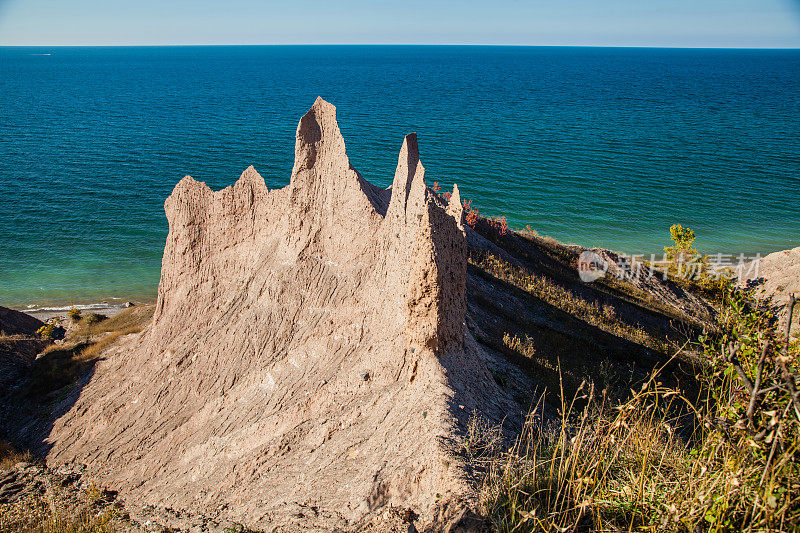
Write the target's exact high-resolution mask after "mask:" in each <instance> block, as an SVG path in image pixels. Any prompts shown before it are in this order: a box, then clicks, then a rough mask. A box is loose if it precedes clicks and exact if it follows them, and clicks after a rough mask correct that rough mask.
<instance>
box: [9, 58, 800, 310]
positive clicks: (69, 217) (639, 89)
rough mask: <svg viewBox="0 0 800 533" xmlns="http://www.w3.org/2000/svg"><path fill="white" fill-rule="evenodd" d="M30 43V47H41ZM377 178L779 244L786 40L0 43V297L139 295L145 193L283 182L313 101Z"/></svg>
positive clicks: (577, 226)
mask: <svg viewBox="0 0 800 533" xmlns="http://www.w3.org/2000/svg"><path fill="white" fill-rule="evenodd" d="M44 54H49V55H44ZM318 95H320V96H323V97H324V98H326V99H327V100H329V101H330V102H332V103H333V104H334V105H336V106H337V108H338V117H339V123H340V126H341V129H342V133H343V134H344V137H345V141H346V142H347V149H348V154H349V156H350V160H351V162H352V164H353V165H354V166H355V167H356V168H357V169H358V170H359V171H360V172H361V173H362V174H363V175H364V177H366V178H367V179H369V180H370V181H372V182H374V183H376V184H379V185H382V186H388V185H389V184H390V183H391V179H392V176H393V174H394V167H395V165H396V164H397V153H398V150H399V148H400V145H401V143H402V139H403V135H404V134H405V133H408V132H411V131H416V132H418V134H419V138H420V151H421V156H422V160H423V163H424V164H425V167H426V169H427V180H428V182H429V184H432V183H433V182H434V181H438V182H440V183H441V184H443V186H446V187H451V186H452V183H453V182H457V183H458V185H459V187H460V189H461V194H462V197H465V198H469V199H472V200H473V203H474V205H476V206H477V207H478V208H479V209H480V211H481V213H484V214H487V215H495V216H498V215H505V216H506V217H507V218H508V221H509V224H510V225H511V226H512V227H515V228H523V227H525V226H526V225H531V226H532V227H533V228H535V229H536V230H538V231H539V232H540V233H542V234H546V235H551V236H553V237H555V238H557V239H559V240H562V241H566V242H573V243H577V244H581V245H585V246H602V247H606V248H612V249H615V250H618V251H620V252H625V253H629V254H632V253H648V254H649V253H651V252H660V251H662V247H663V246H664V245H666V244H669V233H668V230H669V226H670V225H671V224H674V223H681V224H683V225H685V226H690V227H692V228H693V229H694V230H695V233H696V234H697V236H698V237H697V241H696V243H695V244H696V246H697V247H698V248H699V249H700V250H701V251H704V252H708V253H717V252H721V253H726V254H738V253H742V252H743V253H747V254H755V253H757V252H759V253H762V254H764V253H768V252H772V251H776V250H780V249H785V248H789V247H794V246H798V245H800V51H797V50H789V51H779V50H773V51H769V50H689V49H619V48H557V47H555V48H549V47H430V46H424V47H423V46H419V47H415V46H294V47H292V46H263V47H262V46H257V47H141V48H0V305H5V306H18V307H24V306H37V307H38V306H46V305H64V304H68V303H70V302H75V303H90V302H96V301H99V300H102V299H110V298H120V299H123V300H124V299H136V298H139V299H143V298H149V297H153V296H154V295H155V292H156V287H157V284H158V278H159V272H160V266H161V252H162V249H163V246H164V241H165V237H166V233H167V222H166V219H165V217H164V212H163V202H164V199H165V198H166V197H167V196H168V195H169V193H170V191H171V190H172V188H173V186H174V185H175V183H177V181H178V180H179V179H180V178H181V177H182V176H184V175H186V174H191V175H192V176H194V177H195V178H197V179H199V180H203V181H206V182H207V183H208V184H209V185H210V186H211V187H212V188H215V189H217V188H221V187H224V186H226V185H229V184H231V183H233V182H234V181H235V180H236V178H237V177H238V176H239V174H240V173H241V172H242V171H243V170H244V169H245V168H246V167H247V166H248V165H251V164H252V165H254V166H255V167H256V168H257V169H258V171H259V172H260V173H261V174H262V175H263V176H264V177H265V179H266V181H267V185H269V186H270V187H281V186H284V185H286V184H287V183H288V181H289V175H290V172H291V168H292V159H293V154H294V131H295V128H296V125H297V121H298V119H299V118H300V116H301V115H302V114H303V113H304V112H305V111H306V110H307V109H308V107H309V106H310V105H311V104H312V103H313V101H314V99H315V98H316V97H317V96H318Z"/></svg>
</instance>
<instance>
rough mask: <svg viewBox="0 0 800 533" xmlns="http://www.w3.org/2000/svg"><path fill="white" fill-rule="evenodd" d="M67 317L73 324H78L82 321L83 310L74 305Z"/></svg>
mask: <svg viewBox="0 0 800 533" xmlns="http://www.w3.org/2000/svg"><path fill="white" fill-rule="evenodd" d="M67 316H69V318H70V320H72V321H73V322H77V321H78V320H80V319H81V310H80V309H78V308H77V307H75V306H74V305H73V306H72V307H70V308H69V311H67Z"/></svg>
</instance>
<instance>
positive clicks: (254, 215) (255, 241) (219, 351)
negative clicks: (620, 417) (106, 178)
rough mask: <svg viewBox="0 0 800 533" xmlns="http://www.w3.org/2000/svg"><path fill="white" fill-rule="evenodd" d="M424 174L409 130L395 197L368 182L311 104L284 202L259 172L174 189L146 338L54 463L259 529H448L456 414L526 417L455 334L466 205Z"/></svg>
mask: <svg viewBox="0 0 800 533" xmlns="http://www.w3.org/2000/svg"><path fill="white" fill-rule="evenodd" d="M424 174H425V170H424V167H423V166H422V163H421V162H420V160H419V151H418V147H417V140H416V137H415V136H414V135H413V134H412V135H408V136H406V138H405V140H404V142H403V145H402V148H401V151H400V156H399V159H398V165H397V171H396V174H395V177H394V182H393V184H392V187H391V189H389V190H384V189H379V188H377V187H375V186H373V185H372V184H370V183H369V182H367V181H365V180H364V179H363V178H362V177H361V176H360V174H359V173H358V172H357V171H356V170H355V169H353V168H352V167H351V165H350V162H349V160H348V157H347V154H346V151H345V143H344V140H343V138H342V136H341V133H340V132H339V127H338V125H337V123H336V113H335V108H334V107H333V106H332V105H331V104H329V103H327V102H325V101H324V100H322V99H317V101H316V102H315V103H314V105H313V107H312V108H311V109H310V110H309V111H308V113H306V114H305V115H304V116H303V118H302V119H301V120H300V123H299V125H298V128H297V140H296V147H295V163H294V168H293V171H292V176H291V181H290V184H289V185H288V186H287V187H284V188H283V189H278V190H268V189H267V187H266V185H265V184H264V180H263V179H262V178H261V176H260V175H259V174H258V173H257V172H256V170H255V169H253V168H252V167H250V168H248V169H247V170H245V172H244V173H243V174H242V176H241V177H240V178H239V180H238V181H237V182H236V183H235V184H234V185H233V186H231V187H227V188H225V189H223V190H221V191H218V192H214V191H211V190H210V189H209V188H208V187H207V186H206V185H205V184H204V183H199V182H197V181H195V180H194V179H192V178H191V177H188V176H187V177H185V178H183V179H182V180H181V181H180V182H179V183H178V185H177V186H176V187H175V190H174V191H173V193H172V194H171V195H170V197H169V198H168V199H167V201H166V203H165V210H166V214H167V218H168V219H169V226H170V230H169V236H168V237H167V243H166V247H165V250H164V258H163V263H162V272H161V282H160V285H159V293H158V302H157V306H156V311H155V316H154V320H153V323H152V325H151V326H150V327H148V328H147V329H146V330H145V331H143V332H142V333H141V334H140V335H138V336H136V337H135V338H133V339H131V340H130V341H128V342H127V343H125V344H123V345H121V346H119V347H117V348H115V349H114V350H112V351H111V352H109V353H108V354H107V356H106V359H105V360H104V361H102V362H101V363H99V364H98V365H97V367H96V369H95V375H94V377H93V378H92V380H91V382H90V383H89V384H88V385H87V386H86V388H85V389H84V390H83V392H82V394H81V397H80V399H79V400H78V402H77V403H76V404H75V405H74V406H73V407H72V409H71V410H70V411H69V412H68V413H67V414H66V415H65V416H64V417H62V418H61V419H60V420H59V421H58V422H57V423H56V425H55V427H54V429H53V431H52V432H51V435H50V441H51V443H52V449H51V451H50V454H49V456H48V460H49V461H52V462H61V461H66V460H77V461H80V462H84V463H86V464H88V466H89V472H90V474H91V475H94V476H97V477H99V478H100V479H101V480H102V481H103V482H105V483H107V484H108V485H109V486H113V487H114V488H116V489H118V490H120V492H121V494H122V495H123V496H124V497H125V498H126V499H127V500H128V501H133V502H135V503H136V505H139V506H146V505H153V506H158V507H170V508H174V509H189V508H191V509H192V510H193V511H196V512H201V513H203V514H205V515H208V516H215V517H219V518H221V519H223V518H224V519H231V520H236V521H239V522H243V523H247V524H252V525H254V526H257V527H258V526H264V527H266V526H272V525H286V524H294V525H295V526H298V527H300V526H302V527H312V528H313V527H318V528H322V529H330V528H333V527H348V526H352V525H354V524H358V523H364V521H365V520H368V519H369V517H370V516H373V515H375V514H376V513H377V512H379V511H380V510H381V509H383V508H385V507H386V506H387V505H393V506H408V507H412V508H413V509H414V510H415V511H416V512H417V513H420V514H421V515H422V521H423V523H425V522H427V523H432V522H434V521H435V520H440V519H441V518H442V517H443V516H446V515H449V514H452V513H453V512H454V510H455V509H456V508H457V507H458V506H459V505H461V504H462V503H463V502H464V501H468V500H469V498H470V497H471V494H472V493H473V488H471V487H470V484H469V483H468V480H467V473H466V471H465V468H464V465H463V462H462V461H461V459H460V458H459V454H458V453H457V452H458V449H457V448H458V441H459V438H460V431H461V429H460V428H462V427H463V418H464V416H465V415H466V414H468V413H470V412H472V411H473V410H477V411H478V412H479V413H481V414H482V415H483V416H485V417H487V418H489V419H490V420H493V421H495V422H498V423H499V422H500V421H501V420H502V419H503V417H505V416H508V415H509V414H511V415H512V416H514V415H515V414H517V413H519V411H520V410H521V408H520V406H518V405H517V404H515V403H514V402H513V401H512V400H510V399H509V397H508V393H506V392H504V391H502V390H500V388H499V387H498V386H497V384H496V383H495V381H494V380H493V379H492V377H491V375H490V374H489V372H488V371H487V369H486V366H485V362H484V354H483V352H482V350H481V349H480V348H479V347H478V344H477V343H476V342H475V340H474V339H473V338H472V336H471V334H470V333H469V331H468V330H467V327H466V296H465V290H466V289H465V287H466V264H467V259H466V239H465V233H464V227H463V225H462V222H461V218H462V212H461V203H460V199H459V195H458V190H457V189H456V190H454V192H453V195H452V200H451V202H450V205H443V203H442V201H441V200H440V199H439V198H438V197H437V196H436V195H434V194H433V193H432V191H430V189H428V187H427V186H426V185H425V181H424ZM303 509H306V510H308V509H314V511H313V512H301V511H302V510H303Z"/></svg>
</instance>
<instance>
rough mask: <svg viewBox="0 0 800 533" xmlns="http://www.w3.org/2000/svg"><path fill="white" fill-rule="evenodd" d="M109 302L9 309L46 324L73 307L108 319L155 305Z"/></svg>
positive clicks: (140, 301)
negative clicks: (131, 308)
mask: <svg viewBox="0 0 800 533" xmlns="http://www.w3.org/2000/svg"><path fill="white" fill-rule="evenodd" d="M110 300H114V301H113V302H109V301H101V302H95V303H88V304H68V305H63V304H52V305H38V306H37V305H31V306H27V307H26V306H9V308H10V309H14V310H15V311H20V312H22V313H25V314H26V315H30V316H32V317H35V318H38V319H39V320H41V321H42V322H46V321H48V320H50V319H51V318H56V317H65V316H67V312H68V311H69V310H70V309H71V308H72V307H75V308H76V309H79V310H80V311H81V312H82V313H97V314H98V315H105V316H106V317H108V318H111V317H112V316H115V315H118V314H119V313H121V312H122V311H124V310H126V309H128V308H130V307H134V306H143V305H150V304H153V303H155V301H156V300H155V298H153V299H141V298H137V299H124V298H113V299H110Z"/></svg>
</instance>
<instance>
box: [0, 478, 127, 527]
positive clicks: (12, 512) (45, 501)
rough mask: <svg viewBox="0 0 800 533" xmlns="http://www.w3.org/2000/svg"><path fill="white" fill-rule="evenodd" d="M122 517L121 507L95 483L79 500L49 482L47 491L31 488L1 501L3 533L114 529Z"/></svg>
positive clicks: (84, 491)
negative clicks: (105, 495) (34, 490)
mask: <svg viewBox="0 0 800 533" xmlns="http://www.w3.org/2000/svg"><path fill="white" fill-rule="evenodd" d="M120 520H122V519H121V518H120V517H118V509H117V508H116V507H115V506H112V505H109V503H108V502H105V501H103V500H102V495H101V492H100V491H99V490H97V489H96V487H94V486H92V487H90V488H89V489H88V490H83V491H81V493H80V501H77V502H76V501H74V499H73V498H69V497H68V496H65V493H64V490H63V489H61V488H60V487H58V486H57V485H55V484H53V483H46V484H45V491H44V493H43V494H42V493H39V492H30V493H27V494H25V495H23V496H22V497H21V498H19V499H18V500H16V501H14V502H13V503H9V504H2V505H0V533H18V532H25V533H113V532H114V531H117V527H116V523H118V522H119V521H120Z"/></svg>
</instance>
